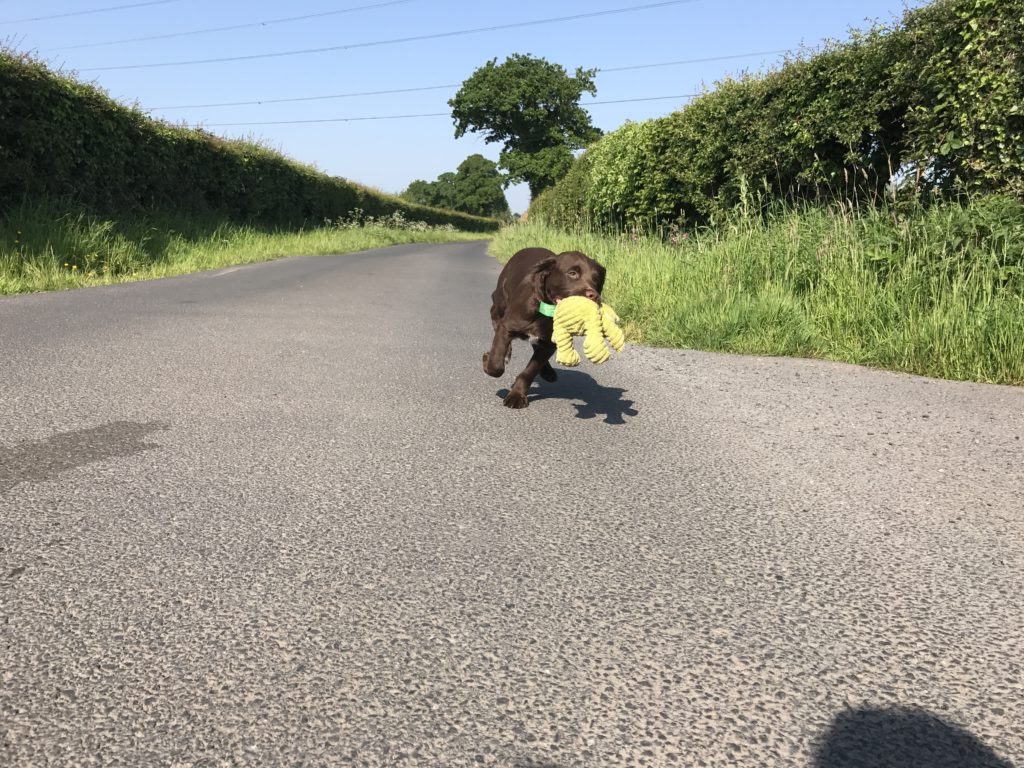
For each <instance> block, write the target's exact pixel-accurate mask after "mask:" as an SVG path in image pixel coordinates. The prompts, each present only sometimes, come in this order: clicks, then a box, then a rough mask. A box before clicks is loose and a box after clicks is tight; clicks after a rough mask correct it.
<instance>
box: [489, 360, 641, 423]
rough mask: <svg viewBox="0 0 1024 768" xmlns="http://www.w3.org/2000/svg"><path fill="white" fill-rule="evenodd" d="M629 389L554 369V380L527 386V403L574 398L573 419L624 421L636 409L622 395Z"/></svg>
mask: <svg viewBox="0 0 1024 768" xmlns="http://www.w3.org/2000/svg"><path fill="white" fill-rule="evenodd" d="M628 391H629V390H626V389H621V388H619V387H605V386H602V385H601V384H598V383H597V382H596V381H595V380H594V379H593V377H591V376H589V375H587V374H585V373H583V372H582V371H575V370H566V369H564V368H559V369H558V381H552V382H548V381H543V380H541V379H540V378H538V379H537V381H535V382H534V383H533V386H532V387H531V388H530V392H529V395H528V399H529V402H530V403H535V402H537V401H538V400H552V399H558V400H576V401H580V402H574V403H573V407H574V408H576V418H577V419H596V418H597V417H598V416H604V419H603V421H604V423H605V424H625V423H626V417H632V416H636V415H637V414H638V413H639V411H637V409H636V408H635V404H634V403H633V401H632V400H626V399H625V398H624V397H623V395H624V394H625V393H626V392H628ZM508 392H509V391H508V389H507V388H505V389H500V390H498V392H497V396H498V397H500V398H502V399H504V398H505V396H506V395H507V394H508Z"/></svg>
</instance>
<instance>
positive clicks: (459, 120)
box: [448, 53, 601, 196]
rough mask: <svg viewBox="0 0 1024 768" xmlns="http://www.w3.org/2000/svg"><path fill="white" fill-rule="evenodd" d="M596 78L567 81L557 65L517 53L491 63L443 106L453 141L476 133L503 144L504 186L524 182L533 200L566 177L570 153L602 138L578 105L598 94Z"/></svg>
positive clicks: (584, 72) (580, 72) (583, 74)
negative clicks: (446, 108) (448, 115)
mask: <svg viewBox="0 0 1024 768" xmlns="http://www.w3.org/2000/svg"><path fill="white" fill-rule="evenodd" d="M596 73H597V70H596V69H582V68H579V67H577V69H576V73H575V75H574V76H571V77H570V76H569V74H568V73H567V72H566V71H565V69H564V68H563V67H562V66H560V65H558V64H552V63H550V62H548V61H545V60H544V59H539V58H535V57H532V56H529V55H524V54H519V53H517V54H513V55H512V56H509V57H508V58H507V59H506V60H505V62H504V63H503V64H498V63H497V59H492V60H491V61H489V62H487V63H486V64H485V65H484V66H482V67H480V68H479V69H478V70H476V72H474V73H473V74H472V75H471V76H470V77H469V79H468V80H466V81H465V82H463V84H462V87H461V88H460V89H459V92H458V93H456V94H455V96H454V98H452V99H451V100H450V101H449V102H448V105H449V106H450V107H451V108H452V118H453V119H454V120H455V138H460V137H461V136H464V135H465V134H466V133H470V132H479V133H483V134H484V140H485V141H486V142H488V143H491V142H502V143H503V144H504V149H503V150H502V152H501V155H500V157H499V159H498V165H499V166H500V167H501V168H504V169H505V170H506V171H507V174H508V175H507V177H506V183H517V182H526V183H527V184H528V185H529V187H530V195H531V196H536V195H537V194H539V193H540V192H542V191H543V190H545V189H547V188H548V187H550V186H551V185H553V184H554V183H555V182H556V181H558V180H559V179H560V178H562V176H564V175H565V173H566V172H567V171H568V170H569V167H570V166H571V165H572V161H573V154H572V153H573V150H577V149H582V148H584V147H585V146H586V145H587V144H589V143H590V142H592V141H594V140H596V139H597V138H598V137H599V136H600V135H601V132H600V131H599V130H598V129H597V128H595V127H594V126H593V125H592V124H591V122H590V115H589V114H588V113H587V112H586V110H584V109H583V108H582V107H581V106H580V104H579V101H580V97H581V96H582V95H583V93H584V92H586V93H590V94H591V95H595V94H596V93H597V87H596V86H595V85H594V79H593V78H594V75H595V74H596Z"/></svg>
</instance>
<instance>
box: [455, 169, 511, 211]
mask: <svg viewBox="0 0 1024 768" xmlns="http://www.w3.org/2000/svg"><path fill="white" fill-rule="evenodd" d="M454 193H455V206H454V208H455V210H456V211H464V212H466V213H475V214H476V215H477V216H491V217H493V218H500V217H502V216H507V215H508V214H509V207H508V200H506V199H505V192H504V178H503V177H502V175H501V173H500V172H499V171H498V164H497V163H495V162H494V161H493V160H488V159H487V158H486V157H484V156H483V155H470V156H469V157H467V158H466V159H465V160H463V161H462V163H461V164H460V165H459V168H458V170H457V171H456V172H455V182H454Z"/></svg>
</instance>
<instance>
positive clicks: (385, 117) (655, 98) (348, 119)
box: [200, 93, 700, 128]
mask: <svg viewBox="0 0 1024 768" xmlns="http://www.w3.org/2000/svg"><path fill="white" fill-rule="evenodd" d="M699 95H700V94H697V93H683V94H678V95H676V96H646V97H643V98H638V99H615V100H612V101H592V102H590V103H589V104H581V105H580V106H584V107H592V106H603V105H605V104H626V103H629V102H634V101H663V100H666V99H692V98H693V97H695V96H699ZM451 114H452V113H451V112H421V113H419V114H414V115H372V116H369V117H325V118H316V119H311V120H260V121H257V122H251V123H249V122H247V123H206V124H204V125H201V126H200V127H202V128H226V127H230V126H242V125H299V124H303V123H349V122H353V123H354V122H359V121H363V120H406V119H409V118H415V117H451Z"/></svg>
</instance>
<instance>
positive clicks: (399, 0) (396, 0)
mask: <svg viewBox="0 0 1024 768" xmlns="http://www.w3.org/2000/svg"><path fill="white" fill-rule="evenodd" d="M168 1H169V2H170V1H171V0H168ZM411 2H414V0H390V1H389V2H386V3H373V4H371V5H357V6H355V7H353V8H342V9H341V10H338V11H324V12H323V13H309V14H306V15H305V16H288V17H286V18H283V19H268V20H266V21H252V22H249V23H248V24H232V25H231V26H228V27H208V28H206V29H193V30H189V31H187V32H171V33H169V34H166V35H150V36H149V37H128V38H125V39H123V40H106V41H104V42H102V43H82V44H81V45H66V46H64V47H63V48H60V49H50V50H61V51H74V50H78V49H81V48H99V47H101V46H104V45H120V44H121V43H141V42H145V41H148V40H167V39H169V38H172V37H188V36H190V35H203V34H207V33H210V32H228V31H231V30H235V29H249V28H251V27H269V26H271V25H273V24H285V23H288V22H292V21H306V20H308V19H319V18H322V17H324V16H337V15H338V14H342V13H352V12H353V11H363V10H369V9H372V8H383V7H385V6H389V5H401V4H403V3H411Z"/></svg>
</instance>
